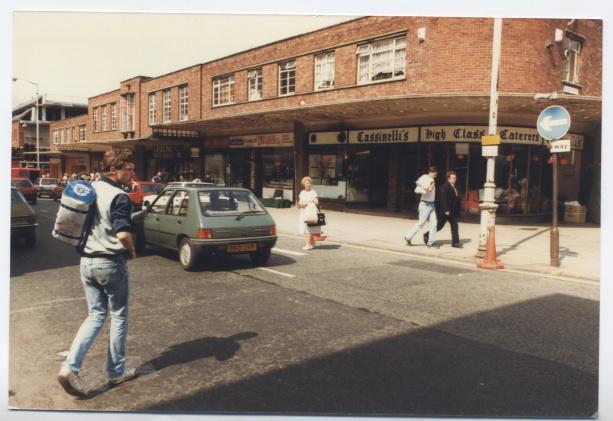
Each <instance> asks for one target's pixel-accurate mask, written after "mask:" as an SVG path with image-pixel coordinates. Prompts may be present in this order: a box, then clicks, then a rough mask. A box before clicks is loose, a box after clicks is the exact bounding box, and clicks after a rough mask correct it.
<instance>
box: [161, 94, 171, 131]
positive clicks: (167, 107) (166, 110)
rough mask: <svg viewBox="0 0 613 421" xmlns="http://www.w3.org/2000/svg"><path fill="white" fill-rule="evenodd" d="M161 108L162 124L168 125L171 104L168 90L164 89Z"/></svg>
mask: <svg viewBox="0 0 613 421" xmlns="http://www.w3.org/2000/svg"><path fill="white" fill-rule="evenodd" d="M162 106H163V110H162V111H163V114H162V119H163V122H164V123H170V109H171V102H170V89H165V90H164V93H163V94H162Z"/></svg>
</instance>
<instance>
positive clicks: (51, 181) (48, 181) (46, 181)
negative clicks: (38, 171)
mask: <svg viewBox="0 0 613 421" xmlns="http://www.w3.org/2000/svg"><path fill="white" fill-rule="evenodd" d="M58 182H59V180H58V179H57V178H41V180H40V184H41V185H43V186H55V185H57V183H58Z"/></svg>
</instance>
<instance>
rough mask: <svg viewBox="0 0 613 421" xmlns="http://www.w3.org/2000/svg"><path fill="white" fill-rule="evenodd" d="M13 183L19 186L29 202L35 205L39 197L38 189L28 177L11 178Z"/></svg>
mask: <svg viewBox="0 0 613 421" xmlns="http://www.w3.org/2000/svg"><path fill="white" fill-rule="evenodd" d="M11 185H12V186H14V187H17V189H18V190H19V192H20V193H21V194H23V196H24V197H25V198H26V200H27V201H28V202H30V203H31V204H33V205H35V204H36V198H37V197H38V189H37V188H36V187H35V186H34V184H32V182H31V181H30V180H29V179H27V178H11Z"/></svg>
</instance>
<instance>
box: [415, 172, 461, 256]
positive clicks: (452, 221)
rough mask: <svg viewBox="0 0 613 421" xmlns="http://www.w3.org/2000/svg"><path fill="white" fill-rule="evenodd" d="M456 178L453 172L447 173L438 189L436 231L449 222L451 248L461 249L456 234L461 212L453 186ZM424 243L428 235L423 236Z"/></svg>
mask: <svg viewBox="0 0 613 421" xmlns="http://www.w3.org/2000/svg"><path fill="white" fill-rule="evenodd" d="M457 178H458V177H457V175H456V173H455V171H447V182H446V183H445V184H443V186H442V187H441V188H440V190H439V191H440V194H439V195H438V197H437V202H438V203H437V204H438V206H437V208H438V209H437V210H438V211H439V212H438V213H439V216H438V223H437V225H436V230H437V231H440V230H442V229H443V227H444V226H445V222H447V221H449V225H450V226H451V247H456V248H462V243H460V235H459V233H458V220H459V219H460V212H461V210H460V196H459V194H458V190H457V189H456V186H455V182H456V180H457ZM424 243H426V244H427V243H428V233H425V234H424Z"/></svg>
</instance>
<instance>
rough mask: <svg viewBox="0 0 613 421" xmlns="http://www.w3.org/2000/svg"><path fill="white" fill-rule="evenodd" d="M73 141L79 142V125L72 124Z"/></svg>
mask: <svg viewBox="0 0 613 421" xmlns="http://www.w3.org/2000/svg"><path fill="white" fill-rule="evenodd" d="M72 141H73V142H74V143H77V142H78V141H79V138H78V137H77V126H72Z"/></svg>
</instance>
